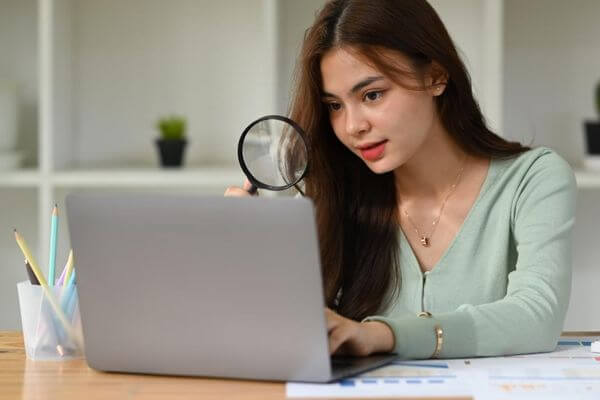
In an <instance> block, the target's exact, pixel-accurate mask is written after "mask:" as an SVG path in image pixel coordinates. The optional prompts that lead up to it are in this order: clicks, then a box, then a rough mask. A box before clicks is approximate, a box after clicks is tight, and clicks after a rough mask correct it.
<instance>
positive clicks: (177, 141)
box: [156, 115, 187, 167]
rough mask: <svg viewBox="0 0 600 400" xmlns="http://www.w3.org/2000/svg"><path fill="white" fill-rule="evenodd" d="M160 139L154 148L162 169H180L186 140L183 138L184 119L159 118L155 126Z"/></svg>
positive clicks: (177, 117)
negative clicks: (158, 155)
mask: <svg viewBox="0 0 600 400" xmlns="http://www.w3.org/2000/svg"><path fill="white" fill-rule="evenodd" d="M156 127H157V128H158V131H159V132H160V137H159V138H158V139H156V146H157V147H158V152H159V154H160V162H161V165H162V166H163V167H181V165H182V164H183V156H184V153H185V147H186V145H187V140H186V136H185V130H186V120H185V118H184V117H181V116H177V115H171V116H168V117H164V118H160V119H159V120H158V122H157V124H156Z"/></svg>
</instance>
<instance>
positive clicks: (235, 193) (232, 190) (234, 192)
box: [225, 179, 258, 197]
mask: <svg viewBox="0 0 600 400" xmlns="http://www.w3.org/2000/svg"><path fill="white" fill-rule="evenodd" d="M251 187H252V184H251V183H250V181H249V180H248V179H246V181H244V186H243V187H241V188H240V187H237V186H229V187H228V188H227V190H225V196H227V197H245V196H252V194H250V192H249V190H250V188H251ZM256 194H258V192H256Z"/></svg>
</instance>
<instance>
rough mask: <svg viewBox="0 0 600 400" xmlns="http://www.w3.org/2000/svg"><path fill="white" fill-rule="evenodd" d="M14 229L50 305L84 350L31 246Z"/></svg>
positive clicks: (69, 333) (16, 237)
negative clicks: (49, 285) (30, 248)
mask: <svg viewBox="0 0 600 400" xmlns="http://www.w3.org/2000/svg"><path fill="white" fill-rule="evenodd" d="M14 231H15V239H16V241H17V244H18V245H19V248H20V249H21V251H22V252H23V255H25V258H26V259H27V261H29V265H30V266H31V270H32V271H33V273H34V274H35V276H36V278H37V279H38V281H39V282H40V286H41V287H42V290H43V291H44V294H45V295H46V297H47V298H48V300H49V301H50V305H51V306H52V308H53V309H54V312H55V313H56V316H57V317H58V320H59V321H60V323H61V324H62V326H63V328H64V329H65V331H66V332H67V334H68V335H69V336H70V337H71V339H73V340H74V341H75V342H76V343H77V345H78V346H79V348H80V349H82V350H83V341H82V340H81V338H80V337H79V336H78V335H77V334H76V333H75V331H74V330H73V327H72V326H71V324H70V323H69V321H68V320H67V317H66V316H65V314H64V312H63V310H62V309H61V308H60V306H59V305H58V302H57V301H56V298H55V297H54V294H53V293H52V291H51V290H50V288H49V287H48V282H47V281H46V278H45V277H44V274H42V272H41V270H40V269H39V267H38V264H37V263H36V262H35V259H34V258H33V256H32V254H31V251H30V250H29V247H27V243H25V240H24V239H23V237H22V236H21V235H19V232H17V230H16V229H15V230H14Z"/></svg>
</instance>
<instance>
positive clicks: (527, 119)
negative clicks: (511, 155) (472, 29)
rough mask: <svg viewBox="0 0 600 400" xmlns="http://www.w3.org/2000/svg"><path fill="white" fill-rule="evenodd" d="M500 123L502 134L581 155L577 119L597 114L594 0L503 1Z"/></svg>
mask: <svg viewBox="0 0 600 400" xmlns="http://www.w3.org/2000/svg"><path fill="white" fill-rule="evenodd" d="M505 12H506V20H505V31H506V37H505V41H506V48H505V57H504V59H505V82H506V83H505V98H504V109H505V113H504V121H505V127H506V132H507V135H509V136H510V137H512V138H515V139H519V140H522V141H525V142H530V141H533V144H534V145H538V144H545V145H549V146H551V147H554V148H556V149H559V150H560V152H561V154H562V155H563V156H564V157H565V158H567V159H568V160H569V161H570V162H571V163H572V164H574V165H577V164H578V163H579V162H580V161H581V158H582V154H583V127H582V125H583V120H584V119H586V118H597V116H595V112H594V109H593V104H594V103H593V92H594V86H595V84H596V83H597V82H598V81H599V80H600V41H599V40H598V38H600V24H598V17H599V16H600V1H598V0H574V1H561V0H527V1H522V0H506V10H505Z"/></svg>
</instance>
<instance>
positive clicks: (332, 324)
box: [325, 308, 340, 333]
mask: <svg viewBox="0 0 600 400" xmlns="http://www.w3.org/2000/svg"><path fill="white" fill-rule="evenodd" d="M325 318H326V320H327V333H329V332H331V331H332V330H333V329H335V328H336V327H337V326H338V325H339V324H340V318H339V316H338V315H337V314H336V313H334V312H333V311H331V310H330V309H329V308H325Z"/></svg>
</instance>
